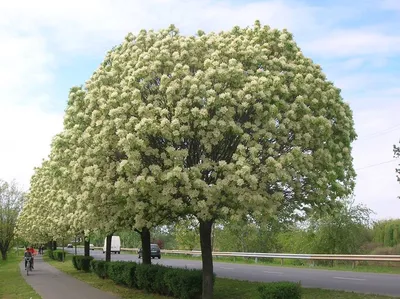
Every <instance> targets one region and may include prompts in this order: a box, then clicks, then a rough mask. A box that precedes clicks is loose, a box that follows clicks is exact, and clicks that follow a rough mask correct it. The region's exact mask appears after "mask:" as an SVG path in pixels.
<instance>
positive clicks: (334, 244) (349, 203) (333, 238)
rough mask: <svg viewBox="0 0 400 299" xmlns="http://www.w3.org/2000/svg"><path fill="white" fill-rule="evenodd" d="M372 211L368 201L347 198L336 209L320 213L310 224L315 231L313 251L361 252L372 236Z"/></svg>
mask: <svg viewBox="0 0 400 299" xmlns="http://www.w3.org/2000/svg"><path fill="white" fill-rule="evenodd" d="M371 213H372V210H370V209H369V208H367V207H366V206H365V205H363V204H355V203H354V199H346V200H344V201H343V204H342V205H341V206H339V207H338V208H337V209H335V210H334V211H333V212H332V213H329V214H327V215H323V216H322V217H320V214H316V215H315V216H314V217H312V218H311V220H310V226H309V233H310V234H313V244H312V249H311V248H310V249H311V250H312V253H328V254H354V253H358V251H359V249H360V247H361V245H362V244H364V243H365V242H368V241H371V239H372V236H371V234H370V227H371V219H370V216H371ZM310 253H311V252H310Z"/></svg>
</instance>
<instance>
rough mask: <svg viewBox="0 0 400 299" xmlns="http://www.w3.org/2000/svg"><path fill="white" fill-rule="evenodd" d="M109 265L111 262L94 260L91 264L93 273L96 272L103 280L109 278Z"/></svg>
mask: <svg viewBox="0 0 400 299" xmlns="http://www.w3.org/2000/svg"><path fill="white" fill-rule="evenodd" d="M108 264H109V262H106V261H97V260H94V259H93V260H92V261H91V262H90V266H91V268H92V272H94V273H95V274H96V275H97V276H98V277H100V278H103V279H105V278H107V272H108Z"/></svg>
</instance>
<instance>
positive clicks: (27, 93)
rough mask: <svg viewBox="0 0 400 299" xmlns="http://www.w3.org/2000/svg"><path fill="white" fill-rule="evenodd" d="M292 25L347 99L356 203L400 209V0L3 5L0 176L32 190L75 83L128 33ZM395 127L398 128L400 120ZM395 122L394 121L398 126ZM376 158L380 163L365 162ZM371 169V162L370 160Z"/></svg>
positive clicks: (391, 211) (384, 212) (99, 0)
mask: <svg viewBox="0 0 400 299" xmlns="http://www.w3.org/2000/svg"><path fill="white" fill-rule="evenodd" d="M256 19H259V20H260V21H261V23H262V24H268V25H270V26H271V27H276V28H280V29H282V28H287V29H288V30H289V31H291V32H292V33H293V34H294V37H295V40H296V41H297V43H298V44H299V46H300V47H301V49H302V50H303V52H304V53H305V54H306V55H307V56H308V57H310V58H312V59H313V60H314V61H315V62H316V63H318V64H320V65H321V66H322V68H323V70H324V72H325V73H326V74H327V77H328V79H329V80H331V81H334V82H335V84H336V85H337V86H338V87H339V88H341V89H342V95H343V97H344V99H345V100H346V101H347V102H349V103H350V105H351V107H352V109H353V112H354V119H355V123H356V130H357V132H358V134H359V136H360V139H359V140H357V141H356V142H355V143H354V150H353V156H354V164H355V168H356V169H360V170H359V171H358V178H357V187H356V190H355V194H356V199H357V201H358V202H363V203H365V204H367V205H368V206H369V207H370V208H372V209H373V210H374V211H375V212H376V215H375V217H376V218H389V217H399V215H398V211H399V210H400V209H399V208H400V200H399V199H397V196H399V195H400V184H399V183H398V182H396V178H395V173H394V168H395V166H396V164H398V161H392V162H389V163H385V164H381V165H376V164H379V163H381V162H387V161H390V160H392V159H393V157H392V156H393V154H392V145H393V144H394V143H396V142H399V139H400V118H399V117H398V113H399V111H400V80H399V78H400V32H399V29H398V28H400V1H398V0H375V1H372V0H364V1H341V0H340V1H334V0H332V1H318V0H309V1H306V0H304V1H289V0H286V1H285V0H282V1H251V0H248V1H240V0H231V1H229V0H224V1H210V0H205V1H198V0H185V1H183V0H182V1H179V0H148V1H134V0H131V1H129V0H114V1H111V0H96V1H95V0H81V1H77V0H71V1H69V2H68V3H67V2H66V1H65V3H55V2H51V1H46V0H37V1H35V2H34V3H32V1H29V0H26V1H18V0H16V1H13V2H6V1H2V2H1V4H0V38H1V40H2V47H1V49H0V54H1V56H2V61H1V62H0V79H1V80H0V136H1V138H2V139H1V146H0V178H3V179H6V180H10V179H13V178H15V179H16V180H17V181H18V182H20V183H21V184H22V185H23V186H24V187H25V188H28V186H29V178H30V176H31V175H32V172H33V167H34V166H38V165H40V162H41V160H42V159H43V158H45V157H46V156H47V154H48V152H49V144H50V141H51V138H52V136H54V134H56V133H57V132H59V131H60V130H61V129H62V116H63V110H64V108H65V104H66V100H67V95H68V90H69V88H70V87H72V86H73V85H77V84H83V83H84V82H85V80H87V79H88V78H89V77H90V75H91V74H92V72H93V71H94V70H95V69H96V67H97V66H98V65H99V63H100V62H101V61H102V59H103V57H104V54H105V52H106V51H107V50H109V49H110V48H112V47H113V46H114V45H115V44H118V43H120V42H121V40H122V39H123V37H124V36H125V35H126V34H127V33H128V32H130V31H132V32H137V31H138V30H140V29H142V28H145V29H150V28H154V29H159V28H162V27H166V26H168V25H169V24H171V23H173V24H175V25H176V26H178V28H179V29H180V30H181V32H182V33H183V34H194V33H195V32H196V31H197V30H198V29H202V30H204V31H220V30H224V29H229V28H231V27H232V26H234V25H240V26H251V25H252V24H253V23H254V21H255V20H256ZM397 125H398V126H397ZM396 126H397V127H396ZM371 165H376V166H373V167H368V166H371ZM365 167H367V168H365Z"/></svg>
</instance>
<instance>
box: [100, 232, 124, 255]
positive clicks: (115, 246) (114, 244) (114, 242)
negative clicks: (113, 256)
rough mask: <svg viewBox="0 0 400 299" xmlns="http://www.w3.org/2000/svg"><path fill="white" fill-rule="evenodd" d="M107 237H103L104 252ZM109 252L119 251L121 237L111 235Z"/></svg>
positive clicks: (104, 250)
mask: <svg viewBox="0 0 400 299" xmlns="http://www.w3.org/2000/svg"><path fill="white" fill-rule="evenodd" d="M106 246H107V237H106V238H105V239H104V246H103V253H105V252H106ZM111 252H114V253H118V254H120V253H121V239H120V237H119V236H112V238H111Z"/></svg>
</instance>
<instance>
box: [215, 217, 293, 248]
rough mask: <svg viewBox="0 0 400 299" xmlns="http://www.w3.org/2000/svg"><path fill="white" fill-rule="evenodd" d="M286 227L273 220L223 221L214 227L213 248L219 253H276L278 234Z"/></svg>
mask: <svg viewBox="0 0 400 299" xmlns="http://www.w3.org/2000/svg"><path fill="white" fill-rule="evenodd" d="M285 227H286V225H285V224H282V223H278V222H277V221H275V220H274V219H263V220H262V221H257V220H256V219H253V218H250V217H248V219H247V220H239V221H224V222H223V223H221V225H216V226H215V246H214V248H216V249H218V250H220V251H243V252H277V251H280V246H279V243H278V234H279V232H280V231H282V230H283V229H284V228H285Z"/></svg>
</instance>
